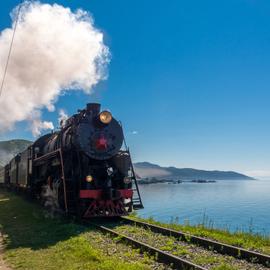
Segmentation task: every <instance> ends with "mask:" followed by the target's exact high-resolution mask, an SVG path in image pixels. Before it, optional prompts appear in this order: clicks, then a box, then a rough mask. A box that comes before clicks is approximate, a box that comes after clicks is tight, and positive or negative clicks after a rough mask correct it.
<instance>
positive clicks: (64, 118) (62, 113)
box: [58, 109, 68, 125]
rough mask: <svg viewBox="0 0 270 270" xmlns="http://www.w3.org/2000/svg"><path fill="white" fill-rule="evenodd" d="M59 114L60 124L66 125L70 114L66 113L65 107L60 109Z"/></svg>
mask: <svg viewBox="0 0 270 270" xmlns="http://www.w3.org/2000/svg"><path fill="white" fill-rule="evenodd" d="M58 114H59V116H58V123H59V124H60V125H64V124H65V122H66V121H67V119H68V115H67V114H66V112H65V111H64V110H63V109H60V110H59V113H58Z"/></svg>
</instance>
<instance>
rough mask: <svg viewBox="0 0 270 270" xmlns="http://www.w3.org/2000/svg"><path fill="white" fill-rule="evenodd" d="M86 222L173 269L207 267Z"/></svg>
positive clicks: (201, 269)
mask: <svg viewBox="0 0 270 270" xmlns="http://www.w3.org/2000/svg"><path fill="white" fill-rule="evenodd" d="M88 224H90V225H93V226H95V227H96V228H97V229H99V230H100V231H102V232H104V233H109V234H110V235H112V236H116V237H119V240H120V241H121V242H125V243H128V244H130V245H132V246H133V247H135V248H138V249H139V250H140V251H141V252H142V253H143V252H147V253H148V254H149V255H151V256H154V257H155V260H156V261H158V262H160V263H164V264H166V265H169V266H171V267H172V268H174V269H185V270H207V268H204V267H202V266H199V265H196V264H194V263H192V262H190V261H187V260H185V259H182V258H180V257H177V256H174V255H172V254H169V253H166V252H164V251H162V250H160V249H157V248H155V247H152V246H150V245H148V244H146V243H143V242H140V241H137V240H135V239H133V238H131V237H129V236H126V235H123V234H121V233H118V232H116V231H115V230H112V229H110V228H107V227H106V226H104V225H100V224H96V223H88Z"/></svg>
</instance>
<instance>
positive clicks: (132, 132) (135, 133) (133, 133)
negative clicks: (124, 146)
mask: <svg viewBox="0 0 270 270" xmlns="http://www.w3.org/2000/svg"><path fill="white" fill-rule="evenodd" d="M138 133H139V132H138V131H137V130H133V131H131V134H132V135H137V134H138Z"/></svg>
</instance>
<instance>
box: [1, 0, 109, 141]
mask: <svg viewBox="0 0 270 270" xmlns="http://www.w3.org/2000/svg"><path fill="white" fill-rule="evenodd" d="M17 11H18V7H16V8H15V9H14V10H13V11H12V13H11V17H12V26H11V28H6V29H4V30H3V31H2V32H1V33H0V79H1V76H2V74H4V67H5V63H6V59H7V55H8V50H9V46H10V42H11V39H12V34H13V31H14V26H15V17H16V14H17ZM109 58H110V54H109V49H108V48H107V47H106V46H105V45H104V43H103V34H102V33H101V32H100V31H99V30H97V29H96V28H95V27H94V22H93V18H92V17H91V16H90V15H89V14H88V13H87V12H85V11H83V10H81V9H80V10H77V11H76V12H72V11H71V10H70V9H69V8H65V7H63V6H60V5H57V4H53V5H50V4H41V3H40V2H28V1H27V2H24V3H23V4H22V7H21V12H20V16H19V20H18V25H17V30H16V35H15V39H14V44H13V48H12V53H11V58H10V61H9V66H8V72H7V76H6V80H5V84H4V89H3V92H2V96H1V97H0V132H4V131H7V130H11V129H12V128H13V127H14V124H15V123H16V122H18V121H23V120H28V121H29V122H30V123H31V124H30V125H31V130H32V132H33V134H34V135H35V136H37V135H39V134H40V132H41V130H43V129H48V128H53V124H52V123H51V122H47V121H42V120H41V110H42V109H44V108H47V110H48V111H54V110H55V107H54V104H55V102H56V101H57V98H58V97H59V95H63V94H64V93H66V92H67V91H72V90H73V91H74V90H83V91H84V92H86V93H91V90H92V88H93V86H95V85H96V84H97V83H98V82H99V81H100V80H103V79H106V67H107V64H108V62H109Z"/></svg>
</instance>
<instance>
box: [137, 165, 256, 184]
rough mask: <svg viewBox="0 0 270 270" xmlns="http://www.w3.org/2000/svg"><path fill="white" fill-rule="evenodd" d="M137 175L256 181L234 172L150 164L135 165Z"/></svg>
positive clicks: (159, 177)
mask: <svg viewBox="0 0 270 270" xmlns="http://www.w3.org/2000/svg"><path fill="white" fill-rule="evenodd" d="M134 169H135V172H136V174H137V175H138V176H139V177H140V178H156V179H169V180H170V179H171V180H254V178H252V177H249V176H247V175H244V174H241V173H237V172H233V171H205V170H196V169H191V168H183V169H179V168H175V167H161V166H159V165H156V164H152V163H150V162H138V163H135V164H134Z"/></svg>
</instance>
